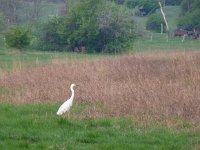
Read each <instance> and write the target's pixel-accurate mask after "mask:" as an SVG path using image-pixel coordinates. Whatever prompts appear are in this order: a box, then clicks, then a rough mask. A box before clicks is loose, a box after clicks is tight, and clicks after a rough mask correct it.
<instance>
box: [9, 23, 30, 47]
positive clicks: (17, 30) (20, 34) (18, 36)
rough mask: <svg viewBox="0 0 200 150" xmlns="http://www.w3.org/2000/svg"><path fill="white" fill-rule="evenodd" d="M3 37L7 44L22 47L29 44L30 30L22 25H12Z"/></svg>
mask: <svg viewBox="0 0 200 150" xmlns="http://www.w3.org/2000/svg"><path fill="white" fill-rule="evenodd" d="M5 38H6V43H7V45H8V46H10V47H14V48H19V49H23V48H24V47H26V46H28V45H29V44H30V41H31V30H30V28H28V27H24V26H16V27H12V28H11V29H10V30H9V31H8V32H6V34H5Z"/></svg>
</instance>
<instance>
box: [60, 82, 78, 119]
mask: <svg viewBox="0 0 200 150" xmlns="http://www.w3.org/2000/svg"><path fill="white" fill-rule="evenodd" d="M75 86H76V84H74V83H73V84H71V86H70V90H71V97H70V98H69V99H68V100H66V101H65V102H64V103H63V104H62V105H61V106H60V107H59V109H58V111H57V113H56V114H57V115H59V116H60V115H62V114H64V113H65V112H66V111H69V110H70V108H71V106H72V105H73V100H74V87H75Z"/></svg>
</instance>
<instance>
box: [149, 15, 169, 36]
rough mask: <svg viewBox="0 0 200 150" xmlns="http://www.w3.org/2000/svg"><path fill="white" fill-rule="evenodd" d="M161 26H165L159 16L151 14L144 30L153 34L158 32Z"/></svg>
mask: <svg viewBox="0 0 200 150" xmlns="http://www.w3.org/2000/svg"><path fill="white" fill-rule="evenodd" d="M161 24H163V25H165V23H164V21H163V18H162V16H160V15H159V14H152V15H150V16H149V17H148V19H147V22H146V29H147V30H151V31H155V32H160V31H161Z"/></svg>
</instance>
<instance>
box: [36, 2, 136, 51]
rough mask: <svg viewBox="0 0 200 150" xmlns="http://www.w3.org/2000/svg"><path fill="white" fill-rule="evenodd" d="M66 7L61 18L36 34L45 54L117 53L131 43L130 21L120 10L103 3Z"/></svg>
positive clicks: (122, 7)
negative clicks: (63, 52) (64, 15)
mask: <svg viewBox="0 0 200 150" xmlns="http://www.w3.org/2000/svg"><path fill="white" fill-rule="evenodd" d="M69 4H72V5H70V7H69V8H70V9H68V13H67V16H66V17H65V18H59V17H55V18H51V19H50V20H49V22H48V23H47V24H44V26H43V28H42V31H41V32H40V33H42V34H40V35H39V38H40V39H41V41H42V42H43V45H46V46H47V47H48V50H68V51H83V50H84V51H86V52H89V53H93V52H119V51H122V50H123V49H125V48H126V47H127V46H128V43H129V42H130V41H132V40H133V39H134V35H135V34H134V30H135V25H134V22H133V17H132V16H131V14H130V13H129V11H128V9H127V8H125V7H124V6H119V5H116V4H115V3H112V2H108V1H104V0H102V1H99V0H83V1H78V2H77V3H76V4H74V3H72V2H71V3H70V2H69Z"/></svg>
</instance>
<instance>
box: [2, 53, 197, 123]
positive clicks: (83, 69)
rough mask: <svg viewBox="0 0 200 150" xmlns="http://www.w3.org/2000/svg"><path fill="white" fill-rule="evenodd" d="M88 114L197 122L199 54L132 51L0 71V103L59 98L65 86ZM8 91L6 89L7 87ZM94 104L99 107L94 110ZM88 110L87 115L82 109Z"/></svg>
mask: <svg viewBox="0 0 200 150" xmlns="http://www.w3.org/2000/svg"><path fill="white" fill-rule="evenodd" d="M72 82H74V83H76V84H79V87H78V88H77V90H76V99H75V101H76V103H77V104H78V105H83V104H84V103H87V104H100V105H91V107H88V112H89V115H91V116H92V117H94V116H107V115H108V116H124V115H132V116H134V117H143V116H146V117H148V116H149V117H152V118H156V119H161V120H163V119H167V118H173V117H175V118H176V117H180V118H186V119H190V120H194V121H200V53H162V54H161V53H160V54H137V55H128V56H120V57H116V58H106V59H98V60H90V61H89V60H88V61H79V62H59V61H55V62H54V63H52V64H51V65H46V66H40V67H35V68H31V69H26V70H18V71H13V72H1V73H0V88H4V89H9V90H10V91H13V92H4V93H0V100H1V101H2V102H5V101H9V102H15V103H25V102H46V101H60V102H61V101H62V102H63V100H64V99H66V97H69V95H70V92H69V86H70V84H71V83H72ZM9 90H8V91H9ZM99 107H102V108H101V109H99ZM87 115H88V114H87Z"/></svg>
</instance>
